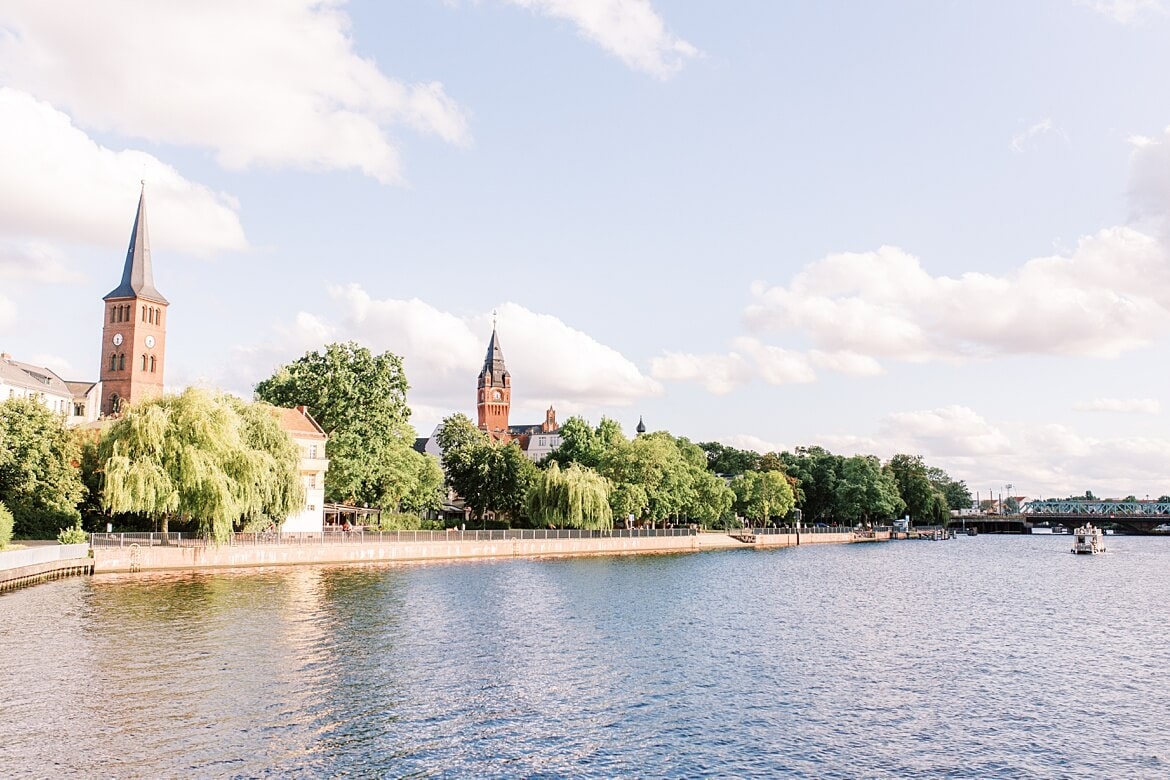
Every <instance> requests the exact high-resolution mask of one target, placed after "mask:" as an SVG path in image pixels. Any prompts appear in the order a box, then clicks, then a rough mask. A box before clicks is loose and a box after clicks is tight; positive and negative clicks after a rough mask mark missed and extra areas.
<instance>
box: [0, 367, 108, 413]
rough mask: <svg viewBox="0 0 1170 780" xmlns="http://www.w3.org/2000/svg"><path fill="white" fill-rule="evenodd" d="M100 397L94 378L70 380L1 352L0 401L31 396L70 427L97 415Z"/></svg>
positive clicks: (99, 388) (98, 387) (98, 386)
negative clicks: (83, 380)
mask: <svg viewBox="0 0 1170 780" xmlns="http://www.w3.org/2000/svg"><path fill="white" fill-rule="evenodd" d="M100 397H101V387H100V385H99V384H98V383H96V382H70V381H67V380H64V379H62V378H61V377H60V376H58V375H57V373H56V372H55V371H53V370H52V369H50V368H45V367H43V366H34V365H32V364H31V363H22V362H20V361H19V360H14V359H13V358H12V355H10V354H8V353H7V352H4V353H0V401H7V400H8V399H9V398H32V399H34V400H37V401H40V402H41V403H42V404H44V405H45V407H46V408H47V409H49V411H52V412H56V413H58V414H60V415H61V416H62V417H63V418H64V419H65V424H66V425H68V426H71V427H72V426H75V425H81V424H82V423H87V422H93V421H94V420H96V419H97V418H98V405H99V399H100Z"/></svg>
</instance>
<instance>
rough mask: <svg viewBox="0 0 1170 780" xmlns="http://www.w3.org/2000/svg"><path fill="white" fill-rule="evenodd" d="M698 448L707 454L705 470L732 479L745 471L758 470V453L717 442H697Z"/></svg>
mask: <svg viewBox="0 0 1170 780" xmlns="http://www.w3.org/2000/svg"><path fill="white" fill-rule="evenodd" d="M699 446H700V447H702V448H703V451H704V452H705V453H706V454H707V468H709V469H711V471H713V472H715V473H716V474H723V475H724V476H729V477H734V476H736V475H738V474H742V473H744V472H745V471H757V470H759V465H760V454H759V453H758V452H752V451H751V450H740V449H736V448H735V447H729V446H727V445H725V444H720V443H719V442H717V441H704V442H699Z"/></svg>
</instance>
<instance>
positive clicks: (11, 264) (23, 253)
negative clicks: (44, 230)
mask: <svg viewBox="0 0 1170 780" xmlns="http://www.w3.org/2000/svg"><path fill="white" fill-rule="evenodd" d="M84 278H85V277H84V276H83V275H82V274H79V273H77V272H76V271H74V270H72V269H70V268H68V267H67V266H66V265H65V263H64V262H63V261H62V259H61V252H60V251H59V250H58V249H57V248H56V247H54V246H51V245H49V244H45V243H42V242H39V241H28V242H23V243H19V244H17V243H3V242H0V279H5V280H12V281H24V282H40V283H42V284H68V283H74V282H80V281H82V280H83V279H84Z"/></svg>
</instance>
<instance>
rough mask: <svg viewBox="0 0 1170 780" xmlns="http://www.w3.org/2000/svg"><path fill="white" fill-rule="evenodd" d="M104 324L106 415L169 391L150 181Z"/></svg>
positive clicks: (103, 411)
mask: <svg viewBox="0 0 1170 780" xmlns="http://www.w3.org/2000/svg"><path fill="white" fill-rule="evenodd" d="M102 300H104V301H105V326H104V327H103V328H102V367H101V381H102V404H101V414H102V415H103V416H104V415H111V414H117V413H118V412H119V411H121V410H123V409H124V408H125V407H126V406H127V405H128V404H132V403H136V402H138V401H142V400H145V399H147V398H157V397H158V396H160V395H162V392H163V364H164V362H165V355H166V341H167V330H166V317H167V306H168V303H167V299H166V298H164V297H163V296H162V293H160V292H159V291H158V290H156V289H155V287H154V274H153V272H152V269H151V265H150V240H149V239H148V238H147V233H146V185H145V183H143V187H142V193H141V194H140V195H139V196H138V214H137V215H136V216H135V217H134V228H133V230H131V232H130V248H129V249H128V250H127V251H126V266H125V267H124V268H123V269H122V283H121V284H119V285H118V286H117V287H115V288H114V289H113V290H112V291H110V293H109V294H108V295H106V297H105V298H103V299H102Z"/></svg>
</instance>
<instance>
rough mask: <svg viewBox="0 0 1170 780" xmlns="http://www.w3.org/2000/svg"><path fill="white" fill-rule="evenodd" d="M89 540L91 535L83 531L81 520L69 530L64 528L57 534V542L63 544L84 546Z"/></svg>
mask: <svg viewBox="0 0 1170 780" xmlns="http://www.w3.org/2000/svg"><path fill="white" fill-rule="evenodd" d="M88 540H89V534H87V533H86V532H85V531H84V530H82V528H81V521H80V520H78V521H77V522H76V523H74V524H73V525H72V526H70V527H69V528H62V529H61V530H60V531H58V532H57V541H58V542H60V543H61V544H82V543H83V542H86V541H88Z"/></svg>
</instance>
